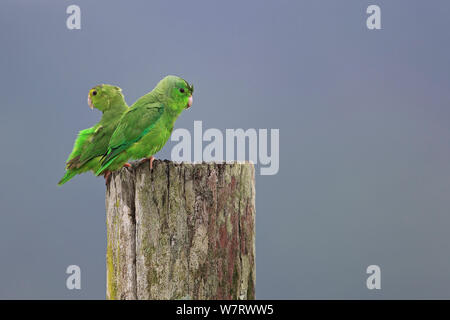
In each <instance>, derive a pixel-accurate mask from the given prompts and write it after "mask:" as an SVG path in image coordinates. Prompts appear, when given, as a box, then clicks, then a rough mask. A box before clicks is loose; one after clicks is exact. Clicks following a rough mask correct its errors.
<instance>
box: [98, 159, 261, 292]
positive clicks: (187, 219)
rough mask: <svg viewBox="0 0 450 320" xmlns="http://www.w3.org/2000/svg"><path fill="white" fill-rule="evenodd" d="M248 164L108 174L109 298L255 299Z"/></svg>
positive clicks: (163, 164)
mask: <svg viewBox="0 0 450 320" xmlns="http://www.w3.org/2000/svg"><path fill="white" fill-rule="evenodd" d="M254 174H255V172H254V166H253V164H251V163H247V162H246V163H201V164H185V163H181V164H177V163H173V162H170V161H158V160H156V161H154V162H153V170H152V171H150V169H149V167H148V163H143V164H138V165H134V166H133V167H132V168H123V169H122V170H120V171H118V172H115V173H113V174H112V175H111V179H110V182H109V184H108V186H107V192H106V211H107V231H108V247H107V298H108V299H186V298H187V297H188V298H191V299H254V298H255V288H254V286H255V180H254Z"/></svg>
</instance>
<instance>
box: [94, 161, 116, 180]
mask: <svg viewBox="0 0 450 320" xmlns="http://www.w3.org/2000/svg"><path fill="white" fill-rule="evenodd" d="M115 159H116V157H114V158H112V159H111V160H109V161H108V162H107V163H105V164H104V165H103V166H102V167H101V168H100V169H98V170H97V172H96V173H95V175H96V176H99V175H101V174H102V173H103V171H105V170H106V169H107V168H108V167H109V165H110V164H111V163H112V162H113V161H114V160H115Z"/></svg>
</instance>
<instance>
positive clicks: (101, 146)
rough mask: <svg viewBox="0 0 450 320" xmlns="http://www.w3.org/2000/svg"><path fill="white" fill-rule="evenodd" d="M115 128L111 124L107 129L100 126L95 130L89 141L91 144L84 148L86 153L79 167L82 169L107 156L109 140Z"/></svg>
mask: <svg viewBox="0 0 450 320" xmlns="http://www.w3.org/2000/svg"><path fill="white" fill-rule="evenodd" d="M114 128H115V126H114V124H110V125H108V126H106V127H103V126H99V127H98V128H97V129H96V130H95V132H94V133H93V135H92V138H91V139H89V140H90V143H89V144H88V145H87V146H86V147H85V148H84V151H83V153H82V154H81V156H80V158H79V161H78V167H81V166H83V165H84V164H85V163H87V162H88V161H90V160H92V159H94V158H96V157H100V156H102V155H104V154H105V152H106V150H107V149H108V142H109V139H110V138H111V135H112V133H113V132H114Z"/></svg>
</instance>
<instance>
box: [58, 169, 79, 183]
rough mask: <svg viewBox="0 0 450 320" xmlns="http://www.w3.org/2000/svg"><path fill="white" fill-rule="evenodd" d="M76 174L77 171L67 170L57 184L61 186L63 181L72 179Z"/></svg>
mask: <svg viewBox="0 0 450 320" xmlns="http://www.w3.org/2000/svg"><path fill="white" fill-rule="evenodd" d="M76 174H77V172H73V171H67V172H66V174H65V175H64V177H62V178H61V180H59V182H58V186H62V185H63V184H64V183H66V182H67V181H69V180H70V179H72V178H73V177H74V176H75V175H76Z"/></svg>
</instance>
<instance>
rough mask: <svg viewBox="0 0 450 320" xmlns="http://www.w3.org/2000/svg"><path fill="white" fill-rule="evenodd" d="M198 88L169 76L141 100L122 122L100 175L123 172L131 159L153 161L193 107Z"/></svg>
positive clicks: (110, 142)
mask: <svg viewBox="0 0 450 320" xmlns="http://www.w3.org/2000/svg"><path fill="white" fill-rule="evenodd" d="M193 92H194V87H193V86H192V85H189V83H187V82H186V81H185V80H183V79H181V78H180V77H176V76H167V77H165V78H164V79H162V80H161V81H160V82H159V83H158V84H157V86H156V87H155V88H154V89H153V90H152V91H151V92H149V93H147V94H146V95H144V96H142V97H141V98H139V99H138V100H137V101H136V102H135V103H134V104H133V105H132V106H131V107H130V109H129V110H128V111H127V112H126V113H125V114H124V115H123V116H122V118H121V119H120V122H119V125H118V126H117V129H116V130H115V131H114V133H113V135H112V137H111V140H110V141H109V146H108V151H107V152H106V154H105V155H104V157H103V160H102V163H101V165H102V166H101V168H100V169H99V170H98V171H97V173H96V174H97V175H99V174H101V173H102V172H104V171H105V170H108V173H106V175H109V172H111V171H114V170H117V169H120V168H121V167H122V166H123V165H124V163H126V162H127V161H128V159H140V158H145V159H144V161H145V160H150V169H151V168H152V163H153V155H154V154H155V153H157V152H158V151H159V150H161V149H162V147H163V146H164V145H165V144H166V142H167V140H168V139H169V137H170V134H171V133H172V130H173V126H174V124H175V120H176V119H177V118H178V116H179V115H180V113H181V112H182V111H183V110H184V109H187V108H189V107H191V105H192V93H193Z"/></svg>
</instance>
